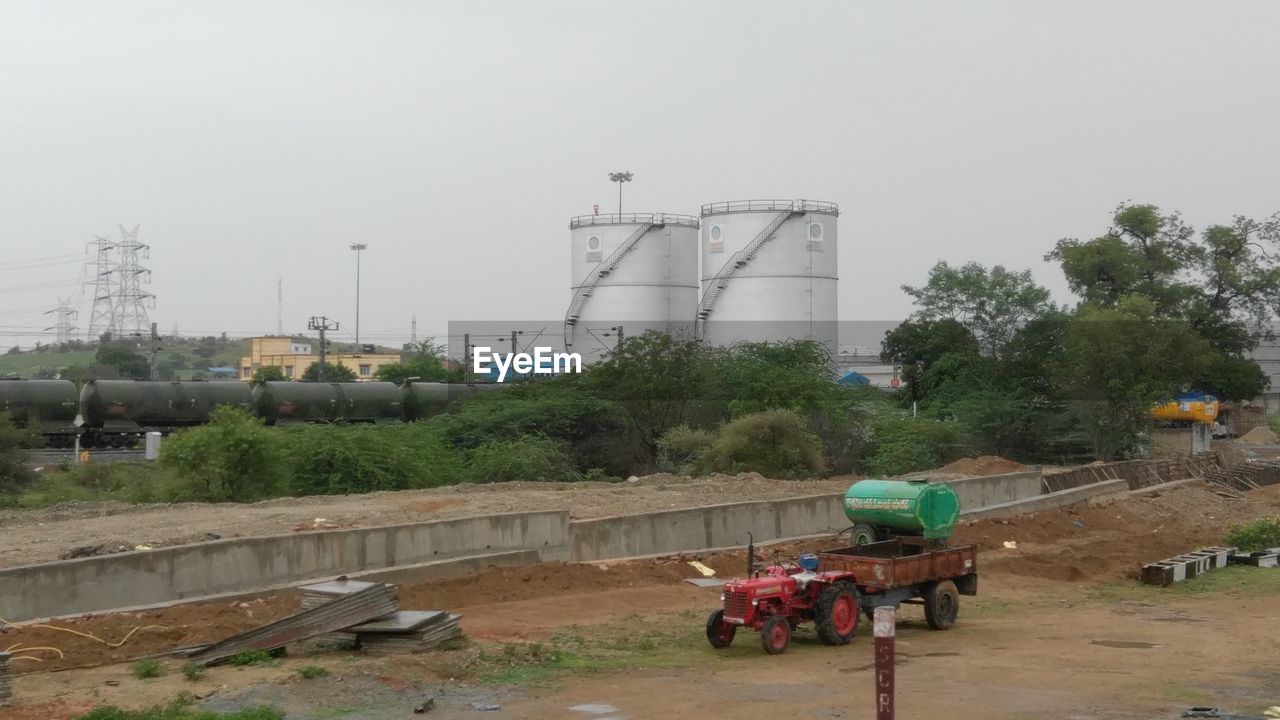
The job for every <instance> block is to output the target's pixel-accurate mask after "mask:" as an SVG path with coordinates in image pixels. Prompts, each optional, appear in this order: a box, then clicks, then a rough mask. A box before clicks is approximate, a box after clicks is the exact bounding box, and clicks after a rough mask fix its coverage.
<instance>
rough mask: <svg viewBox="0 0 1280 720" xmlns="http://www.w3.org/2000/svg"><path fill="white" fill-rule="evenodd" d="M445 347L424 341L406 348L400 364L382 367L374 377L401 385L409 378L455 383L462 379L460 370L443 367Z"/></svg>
mask: <svg viewBox="0 0 1280 720" xmlns="http://www.w3.org/2000/svg"><path fill="white" fill-rule="evenodd" d="M445 349H446V348H445V346H444V345H440V344H436V343H432V342H430V341H424V342H421V343H418V344H417V345H408V346H406V352H403V353H401V355H400V362H398V363H392V364H390V365H383V366H381V367H379V368H378V372H377V373H376V374H375V375H374V377H376V378H377V379H378V380H384V381H386V382H393V383H395V384H397V385H400V384H403V383H404V381H405V380H408V379H409V378H416V379H418V380H421V381H422V382H457V381H460V380H461V379H462V370H461V368H458V369H456V370H450V369H449V368H447V367H445V364H444V358H445Z"/></svg>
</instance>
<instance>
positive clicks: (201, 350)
mask: <svg viewBox="0 0 1280 720" xmlns="http://www.w3.org/2000/svg"><path fill="white" fill-rule="evenodd" d="M150 352H151V340H150V338H123V339H112V338H111V337H109V336H104V337H103V338H101V339H100V340H98V341H96V342H93V343H88V342H85V341H82V340H73V341H71V342H68V343H66V344H63V345H55V346H42V347H37V349H35V350H30V351H27V352H19V353H8V354H0V375H4V374H6V373H16V374H17V375H20V376H22V377H27V378H36V379H41V378H43V379H47V378H53V377H62V378H66V379H68V380H73V381H75V382H77V383H79V382H83V381H85V380H89V379H100V380H116V379H121V378H130V377H142V378H149V377H150V376H151V374H150V362H149V355H150ZM247 352H248V342H247V341H244V340H228V339H227V338H218V337H212V336H210V337H204V338H173V337H162V338H160V340H159V343H158V345H157V347H156V376H157V377H158V379H160V380H193V379H202V378H205V377H206V376H207V375H208V371H207V368H209V367H213V366H230V367H237V366H239V364H240V358H241V357H243V356H244V355H246V354H247Z"/></svg>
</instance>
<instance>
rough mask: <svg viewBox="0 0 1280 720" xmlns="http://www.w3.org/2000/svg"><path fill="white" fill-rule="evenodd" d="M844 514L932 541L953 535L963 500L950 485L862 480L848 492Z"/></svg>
mask: <svg viewBox="0 0 1280 720" xmlns="http://www.w3.org/2000/svg"><path fill="white" fill-rule="evenodd" d="M844 514H845V515H846V516H848V518H849V520H851V521H852V522H854V523H855V524H856V523H867V524H870V525H877V526H880V527H885V528H890V529H892V530H897V531H899V532H903V533H911V534H919V535H923V536H924V537H925V539H928V540H942V539H946V538H949V537H951V528H952V527H953V526H954V525H955V524H956V520H957V519H958V518H959V517H960V499H959V498H957V497H956V493H955V491H954V490H952V489H951V487H950V486H948V485H946V484H944V483H931V482H927V481H924V480H859V481H858V482H856V483H854V484H853V485H852V486H850V487H849V490H848V491H847V492H845V494H844Z"/></svg>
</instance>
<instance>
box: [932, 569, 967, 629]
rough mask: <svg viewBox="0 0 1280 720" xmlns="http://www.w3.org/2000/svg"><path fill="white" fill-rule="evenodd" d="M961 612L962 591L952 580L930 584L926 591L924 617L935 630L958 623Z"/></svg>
mask: <svg viewBox="0 0 1280 720" xmlns="http://www.w3.org/2000/svg"><path fill="white" fill-rule="evenodd" d="M959 613H960V593H958V592H956V584H955V583H953V582H951V581H950V580H943V581H942V582H940V583H934V584H933V585H930V586H929V587H928V589H926V590H925V591H924V619H925V622H927V623H929V627H930V628H932V629H934V630H946V629H948V628H950V627H951V626H952V625H955V624H956V615H958V614H959Z"/></svg>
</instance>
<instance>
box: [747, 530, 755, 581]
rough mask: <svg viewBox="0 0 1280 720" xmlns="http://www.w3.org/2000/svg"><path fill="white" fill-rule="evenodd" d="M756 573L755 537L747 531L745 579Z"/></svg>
mask: <svg viewBox="0 0 1280 720" xmlns="http://www.w3.org/2000/svg"><path fill="white" fill-rule="evenodd" d="M755 572H756V537H755V535H752V534H751V531H747V577H751V576H752V575H754V574H755Z"/></svg>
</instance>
